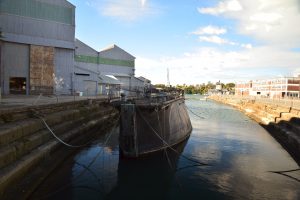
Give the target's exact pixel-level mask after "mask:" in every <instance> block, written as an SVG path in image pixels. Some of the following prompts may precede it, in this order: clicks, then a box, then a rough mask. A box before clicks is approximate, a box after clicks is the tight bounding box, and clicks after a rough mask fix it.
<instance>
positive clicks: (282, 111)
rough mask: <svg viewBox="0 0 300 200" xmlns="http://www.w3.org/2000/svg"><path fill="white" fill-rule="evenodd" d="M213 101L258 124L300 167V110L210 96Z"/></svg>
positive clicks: (231, 97) (233, 98)
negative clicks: (236, 110)
mask: <svg viewBox="0 0 300 200" xmlns="http://www.w3.org/2000/svg"><path fill="white" fill-rule="evenodd" d="M208 98H209V99H211V100H214V101H217V102H220V103H223V104H227V105H230V106H233V107H235V108H237V109H238V110H240V111H241V112H243V113H244V114H246V115H247V116H249V117H250V118H251V119H253V120H255V121H256V122H258V123H259V124H260V125H261V126H263V127H264V128H265V129H266V130H268V132H269V133H270V134H271V135H272V136H273V137H274V138H275V139H276V140H277V141H278V142H279V143H280V144H281V145H282V146H283V147H284V148H285V149H286V150H287V151H288V152H289V153H290V155H291V156H292V157H293V158H294V159H295V161H296V162H297V163H298V164H299V165H300V109H299V108H298V107H290V106H282V105H276V104H268V103H262V102H259V101H256V100H255V99H254V100H253V99H252V100H249V99H241V98H235V97H234V96H219V95H216V96H209V97H208Z"/></svg>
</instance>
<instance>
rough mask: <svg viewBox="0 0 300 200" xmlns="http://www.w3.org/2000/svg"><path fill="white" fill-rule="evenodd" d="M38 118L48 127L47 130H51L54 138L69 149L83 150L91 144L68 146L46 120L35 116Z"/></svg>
mask: <svg viewBox="0 0 300 200" xmlns="http://www.w3.org/2000/svg"><path fill="white" fill-rule="evenodd" d="M35 116H36V117H38V118H39V119H40V120H42V122H43V124H44V125H45V126H46V128H47V129H48V130H49V132H50V133H51V134H52V135H53V137H55V138H56V139H57V140H58V141H59V142H60V143H62V144H63V145H65V146H67V147H71V148H81V147H84V146H87V145H88V144H89V143H90V142H88V143H86V144H83V145H72V144H68V143H66V142H65V141H63V140H62V139H60V138H59V137H58V136H57V135H56V134H55V133H54V132H53V131H52V129H51V128H50V127H49V125H48V124H47V122H46V121H45V119H44V118H42V117H41V116H39V115H37V114H36V115H35Z"/></svg>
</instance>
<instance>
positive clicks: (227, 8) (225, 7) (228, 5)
mask: <svg viewBox="0 0 300 200" xmlns="http://www.w3.org/2000/svg"><path fill="white" fill-rule="evenodd" d="M241 10H243V7H242V6H241V4H240V3H239V1H237V0H229V1H228V0H227V1H221V2H220V3H219V4H218V5H217V6H216V7H212V8H198V12H200V13H201V14H211V15H219V14H222V13H226V12H232V11H241Z"/></svg>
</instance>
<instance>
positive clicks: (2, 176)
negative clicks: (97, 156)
mask: <svg viewBox="0 0 300 200" xmlns="http://www.w3.org/2000/svg"><path fill="white" fill-rule="evenodd" d="M118 116H119V112H118V111H117V110H116V109H115V108H114V107H112V106H111V105H110V104H108V103H106V102H105V101H104V100H83V101H76V102H64V103H59V104H53V105H51V104H48V105H40V106H29V107H22V108H10V109H5V110H1V112H0V199H19V198H21V199H26V198H27V197H28V196H29V195H30V193H31V192H32V191H34V189H35V188H36V187H37V186H38V185H39V184H40V183H41V182H42V181H43V180H44V178H45V177H47V176H48V175H49V174H50V173H51V171H53V170H55V168H57V166H59V165H60V164H61V163H62V162H63V161H64V159H65V158H66V157H67V156H69V155H71V154H72V153H74V152H75V151H76V150H77V149H78V148H75V147H79V146H82V145H83V144H84V146H82V148H84V147H86V146H87V145H90V144H91V142H93V141H94V140H95V139H96V138H97V137H99V134H103V133H105V132H106V130H107V129H109V128H111V127H112V126H113V125H114V124H115V123H116V122H117V120H118ZM42 119H43V120H45V122H46V124H47V126H48V127H49V128H50V130H51V131H53V132H54V133H55V135H56V136H57V137H58V138H60V139H61V140H62V141H63V142H65V143H67V144H71V145H73V146H74V148H72V147H70V146H66V145H64V144H62V142H60V141H59V140H58V139H57V138H55V137H54V136H53V135H52V134H51V131H50V130H49V128H47V126H46V125H45V123H44V122H43V120H42ZM87 143H88V144H87ZM50 158H51V159H52V161H51V162H49V159H50ZM45 163H46V164H45Z"/></svg>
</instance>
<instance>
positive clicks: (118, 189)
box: [32, 95, 300, 200]
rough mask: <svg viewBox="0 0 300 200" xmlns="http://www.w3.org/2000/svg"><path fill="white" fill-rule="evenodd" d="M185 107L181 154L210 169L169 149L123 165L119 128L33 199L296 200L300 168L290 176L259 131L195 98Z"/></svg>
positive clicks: (290, 165) (288, 163) (284, 158)
mask: <svg viewBox="0 0 300 200" xmlns="http://www.w3.org/2000/svg"><path fill="white" fill-rule="evenodd" d="M186 104H187V107H188V108H189V109H190V110H191V111H193V113H194V114H193V113H191V112H190V117H191V121H192V125H193V132H192V134H191V137H190V138H189V140H188V142H187V144H186V146H185V147H184V145H183V146H182V147H180V148H179V150H178V151H179V152H181V151H182V153H181V155H184V156H187V157H188V158H192V159H193V160H196V161H197V162H201V163H207V164H208V165H207V166H203V165H199V164H197V163H195V162H192V161H190V160H187V159H185V158H183V157H182V156H178V154H176V153H174V152H172V151H168V152H167V154H166V153H165V152H162V154H157V155H153V156H151V157H147V158H143V159H140V160H127V159H120V158H119V149H118V129H117V128H116V129H114V130H112V131H111V132H110V133H113V134H111V137H110V139H109V140H107V138H108V135H110V133H107V134H106V135H104V136H103V137H102V138H99V140H97V141H95V145H94V146H92V147H91V148H87V149H83V150H81V151H79V152H78V153H77V154H76V155H75V156H73V157H72V158H70V159H69V160H66V162H65V163H64V165H63V166H62V167H61V168H60V169H59V170H57V171H56V172H55V173H54V174H53V175H51V176H50V177H49V178H48V179H47V181H46V182H45V183H44V184H43V185H42V186H41V187H40V188H39V189H38V190H37V191H36V193H35V194H34V195H33V196H32V197H33V198H32V199H40V198H41V197H45V196H46V197H47V198H48V199H121V198H122V199H129V198H130V199H150V198H151V199H200V198H202V199H272V200H273V199H291V200H296V199H300V183H299V181H298V180H299V179H300V170H295V171H288V170H291V169H299V166H298V165H297V164H296V162H294V160H293V159H292V158H291V157H290V156H289V154H288V153H287V152H286V151H285V150H284V149H283V148H282V147H281V146H280V145H279V144H278V143H277V142H276V141H275V140H274V139H273V138H272V137H271V136H270V135H269V134H268V133H267V132H266V131H265V130H264V129H263V128H262V127H260V126H259V125H258V124H257V123H256V122H254V121H252V120H251V119H249V118H248V117H246V116H244V115H243V114H242V113H240V112H239V111H237V110H235V109H233V108H231V107H229V106H224V105H221V104H217V103H215V102H212V101H200V100H199V99H198V97H197V96H196V95H195V96H193V98H192V99H188V100H187V101H186ZM195 114H196V115H195ZM105 141H108V142H107V143H106V142H105ZM167 155H168V156H167ZM168 159H169V161H168ZM272 171H273V172H272ZM283 171H288V172H283ZM274 172H283V174H282V173H274ZM47 195H48V196H47ZM47 198H46V199H47Z"/></svg>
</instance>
